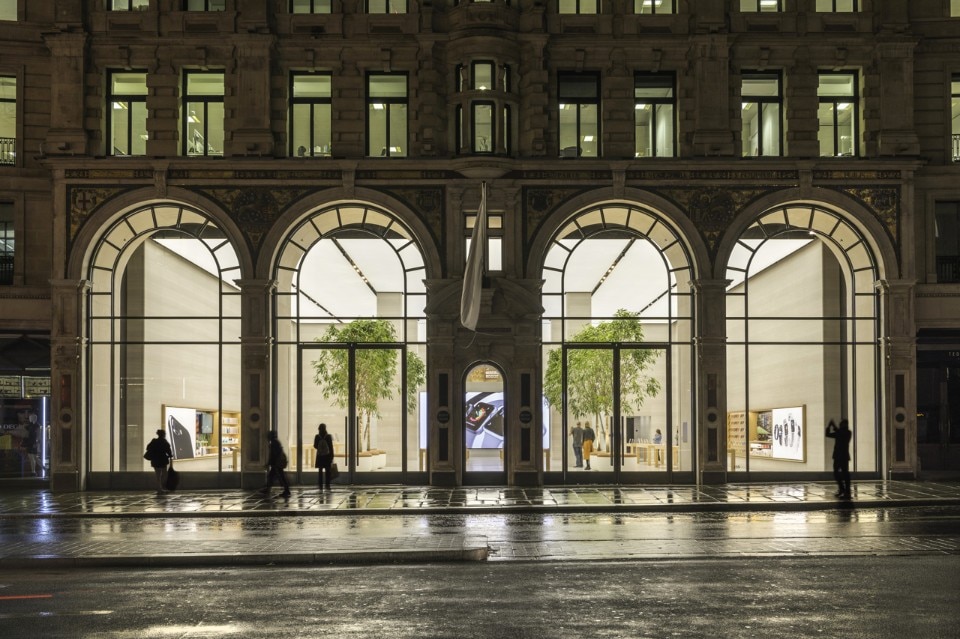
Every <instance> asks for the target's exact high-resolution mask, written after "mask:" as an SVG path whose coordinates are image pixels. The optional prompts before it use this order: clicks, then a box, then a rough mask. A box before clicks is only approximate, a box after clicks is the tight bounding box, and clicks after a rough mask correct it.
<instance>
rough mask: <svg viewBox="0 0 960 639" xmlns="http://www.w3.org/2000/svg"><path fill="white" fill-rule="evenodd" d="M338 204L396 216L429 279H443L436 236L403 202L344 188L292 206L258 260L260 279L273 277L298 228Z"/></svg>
mask: <svg viewBox="0 0 960 639" xmlns="http://www.w3.org/2000/svg"><path fill="white" fill-rule="evenodd" d="M339 204H360V205H369V206H373V207H376V208H379V209H382V210H383V211H385V212H386V213H389V214H391V215H393V216H395V217H396V218H397V219H398V220H399V221H400V222H401V223H403V225H404V226H406V227H407V228H408V229H409V230H410V232H411V233H412V234H413V237H414V240H415V241H416V243H417V246H419V247H420V252H421V254H422V255H423V263H424V267H425V272H426V277H428V278H434V277H440V274H441V273H442V272H443V271H442V267H441V262H440V252H439V250H438V248H437V246H436V243H435V238H434V235H433V233H432V232H431V231H430V229H429V228H427V226H426V225H425V224H424V223H423V221H422V220H421V219H420V217H419V216H418V215H417V214H416V213H415V212H414V211H412V210H411V209H410V208H409V207H408V206H407V205H406V204H404V203H402V202H401V201H400V200H397V199H396V198H393V197H390V196H388V195H386V194H384V193H381V192H379V191H374V190H371V189H366V188H360V187H358V188H355V189H352V190H351V191H350V192H347V190H346V189H342V188H336V189H326V190H324V191H320V192H318V193H312V194H310V195H308V196H306V197H304V198H303V199H300V200H298V201H297V202H295V203H294V204H293V205H292V206H290V208H289V209H287V210H286V211H285V212H284V213H283V215H281V216H280V218H279V219H277V221H276V222H275V223H274V224H273V226H272V227H271V229H270V231H269V232H268V233H267V234H266V235H265V236H264V239H263V243H262V244H261V250H260V254H259V256H258V259H257V265H256V273H257V276H258V277H259V278H261V279H270V278H272V277H273V267H274V265H275V264H276V260H277V259H278V257H279V254H280V249H281V247H282V246H283V243H284V241H285V240H286V238H287V237H288V236H289V235H290V233H291V232H292V231H293V229H294V227H296V225H297V224H299V223H300V222H302V221H303V220H305V219H307V218H308V217H309V216H310V215H312V214H314V213H318V212H320V211H322V210H324V209H328V208H331V207H333V206H337V205H339Z"/></svg>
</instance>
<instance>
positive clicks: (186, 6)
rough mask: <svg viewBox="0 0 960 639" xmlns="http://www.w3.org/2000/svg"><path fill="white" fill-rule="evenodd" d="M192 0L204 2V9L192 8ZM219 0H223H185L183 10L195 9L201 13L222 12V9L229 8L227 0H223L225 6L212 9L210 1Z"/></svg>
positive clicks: (215, 0)
mask: <svg viewBox="0 0 960 639" xmlns="http://www.w3.org/2000/svg"><path fill="white" fill-rule="evenodd" d="M191 1H192V2H202V3H203V9H191V8H190V2H191ZM219 1H221V0H183V10H184V11H195V12H198V13H200V12H209V13H219V12H222V11H226V10H227V0H222V2H223V8H222V9H211V8H210V3H211V2H219Z"/></svg>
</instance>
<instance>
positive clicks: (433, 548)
mask: <svg viewBox="0 0 960 639" xmlns="http://www.w3.org/2000/svg"><path fill="white" fill-rule="evenodd" d="M853 489H854V494H853V499H852V500H850V501H841V500H838V499H837V498H836V497H834V495H833V493H834V490H835V486H834V484H832V483H828V482H790V483H777V484H726V485H722V486H699V487H697V486H643V487H624V486H564V487H546V488H537V489H521V488H505V487H470V488H456V489H443V488H433V487H401V486H353V487H340V488H335V489H334V490H333V491H331V492H322V491H319V490H317V489H316V488H313V487H309V488H308V487H294V488H293V494H292V495H291V496H290V498H289V499H283V498H281V497H280V496H279V491H277V490H276V489H274V492H273V496H272V497H268V496H265V495H263V494H262V493H260V492H259V491H241V490H204V491H199V490H198V491H184V492H176V493H171V494H167V495H163V496H157V495H155V494H153V493H152V492H150V493H147V492H143V491H137V492H109V493H106V492H86V493H71V494H54V493H51V492H50V491H46V490H44V491H24V490H19V491H15V492H13V491H7V492H4V493H2V494H0V567H10V568H16V567H26V566H44V567H95V566H96V567H99V566H140V567H146V566H153V567H173V566H176V567H200V566H238V565H264V564H297V565H309V564H332V563H347V564H360V563H402V562H434V561H483V560H485V559H488V555H489V553H490V549H491V545H490V544H489V543H488V537H487V536H486V535H488V534H490V531H491V530H495V528H494V529H491V528H487V529H486V531H487V532H486V534H485V533H484V532H483V530H484V528H483V526H482V525H479V526H474V527H471V526H468V525H464V524H463V521H464V519H463V517H462V516H464V515H466V516H469V515H497V516H502V515H504V514H513V513H515V514H525V513H530V514H533V515H538V514H539V515H543V516H548V515H550V514H554V513H556V514H561V513H571V514H573V513H586V514H590V513H595V514H602V513H647V514H650V515H651V516H654V517H655V516H656V514H657V513H664V514H672V515H692V514H695V513H717V514H718V515H717V516H723V515H722V514H723V513H737V512H743V513H771V514H770V515H769V516H770V517H777V516H778V515H776V513H783V512H787V513H790V512H796V513H803V512H815V511H824V513H825V514H826V515H827V516H829V513H830V511H834V512H837V511H841V512H847V513H849V512H851V511H853V512H857V511H859V512H861V513H870V512H879V509H880V508H905V507H913V506H923V507H930V506H960V482H958V483H949V482H936V483H935V482H899V481H897V482H892V481H860V482H855V483H854V486H853ZM442 515H451V516H455V517H448V518H446V520H445V519H444V517H435V518H431V516H442ZM398 516H407V518H403V517H398ZM331 517H332V518H333V519H331ZM408 519H409V521H408ZM473 519H476V518H473ZM488 521H489V520H488ZM450 522H456V523H453V524H451V523H450ZM502 525H503V524H502V523H501V524H498V525H497V526H499V527H502ZM930 543H931V544H933V543H934V542H933V541H930ZM936 543H946V544H947V546H945V547H940V546H936V544H934V545H933V546H931V548H930V550H931V551H943V550H944V549H946V550H947V551H949V552H954V551H956V550H958V549H960V548H955V547H954V546H955V545H956V544H958V543H960V538H957V539H953V538H951V539H950V540H948V541H947V542H936ZM754 547H755V544H754ZM538 552H542V549H540V550H539V551H538ZM618 552H621V553H622V548H621V549H620V550H618ZM737 552H742V550H738V551H737Z"/></svg>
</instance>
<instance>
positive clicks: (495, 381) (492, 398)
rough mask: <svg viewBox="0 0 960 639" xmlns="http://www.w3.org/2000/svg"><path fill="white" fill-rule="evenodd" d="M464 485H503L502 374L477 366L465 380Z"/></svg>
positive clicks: (504, 478)
mask: <svg viewBox="0 0 960 639" xmlns="http://www.w3.org/2000/svg"><path fill="white" fill-rule="evenodd" d="M464 391H465V392H464V397H463V413H464V414H463V468H464V471H465V472H464V474H463V478H464V479H463V482H464V484H466V485H473V486H494V485H503V484H504V483H506V479H507V477H506V446H505V442H506V440H507V431H506V420H505V419H504V416H505V414H506V413H505V406H506V404H505V399H506V398H505V396H504V384H503V374H502V373H501V372H500V369H498V368H497V367H496V366H493V365H491V364H477V365H476V366H474V367H473V368H471V369H470V370H469V371H468V372H467V375H466V378H465V379H464Z"/></svg>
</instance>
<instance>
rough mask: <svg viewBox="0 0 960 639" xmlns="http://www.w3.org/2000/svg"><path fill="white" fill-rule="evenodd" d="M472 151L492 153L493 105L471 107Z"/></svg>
mask: <svg viewBox="0 0 960 639" xmlns="http://www.w3.org/2000/svg"><path fill="white" fill-rule="evenodd" d="M473 131H474V138H473V150H474V152H475V153H492V152H493V105H492V104H475V105H473Z"/></svg>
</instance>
